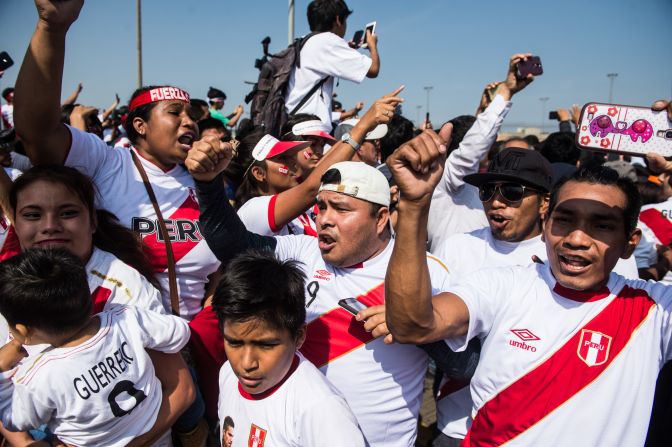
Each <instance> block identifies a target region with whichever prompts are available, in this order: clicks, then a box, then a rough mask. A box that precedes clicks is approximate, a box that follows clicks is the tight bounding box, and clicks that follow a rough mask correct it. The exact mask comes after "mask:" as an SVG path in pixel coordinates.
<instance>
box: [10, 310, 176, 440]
mask: <svg viewBox="0 0 672 447" xmlns="http://www.w3.org/2000/svg"><path fill="white" fill-rule="evenodd" d="M98 318H100V322H101V325H100V330H99V331H98V332H97V333H96V335H94V336H93V337H92V338H91V339H89V340H87V341H86V342H84V343H82V344H80V345H79V346H74V347H69V348H50V349H47V350H45V351H43V352H42V353H41V354H40V355H37V356H30V357H28V358H26V359H24V360H23V361H22V363H21V364H20V365H19V366H18V367H17V368H16V369H13V370H11V371H9V372H6V373H3V374H1V375H0V414H1V415H2V422H3V424H5V426H6V427H7V428H8V429H10V430H13V431H21V430H27V429H30V428H34V427H39V426H40V425H41V424H43V423H47V424H48V425H49V428H50V430H51V431H52V432H53V433H54V434H55V435H56V436H58V438H59V439H60V440H61V441H63V442H65V443H67V444H73V445H105V446H124V445H126V444H127V443H128V442H129V441H130V440H131V439H133V438H134V437H136V436H139V435H141V434H143V433H146V432H147V431H148V430H149V429H150V428H151V427H152V426H153V425H154V422H155V421H156V417H157V415H158V412H159V407H160V405H161V396H162V391H161V383H160V382H159V380H158V379H157V378H156V375H155V374H154V367H153V365H152V362H151V360H150V358H149V355H147V353H146V352H145V348H148V349H154V350H157V351H161V352H165V353H171V354H172V353H176V352H179V351H180V349H182V347H184V345H185V344H186V343H187V342H188V341H189V326H188V325H187V323H186V322H185V321H184V320H182V319H180V318H177V317H173V316H171V315H159V314H157V313H156V312H151V311H144V310H140V309H138V308H134V307H119V308H116V309H114V310H113V311H109V312H103V313H100V314H98ZM12 376H13V380H12Z"/></svg>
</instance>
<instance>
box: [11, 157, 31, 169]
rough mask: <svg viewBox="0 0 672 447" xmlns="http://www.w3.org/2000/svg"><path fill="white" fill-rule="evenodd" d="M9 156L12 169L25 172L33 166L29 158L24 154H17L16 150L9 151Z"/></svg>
mask: <svg viewBox="0 0 672 447" xmlns="http://www.w3.org/2000/svg"><path fill="white" fill-rule="evenodd" d="M10 156H11V157H12V168H14V169H18V170H19V171H21V172H25V171H27V170H28V169H30V168H32V167H33V164H32V163H31V162H30V158H28V157H26V156H25V155H22V154H19V153H17V152H11V153H10Z"/></svg>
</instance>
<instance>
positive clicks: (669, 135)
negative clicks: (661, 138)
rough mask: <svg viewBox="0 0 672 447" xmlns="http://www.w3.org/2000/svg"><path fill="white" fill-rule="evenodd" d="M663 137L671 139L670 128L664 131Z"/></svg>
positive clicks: (671, 131)
mask: <svg viewBox="0 0 672 447" xmlns="http://www.w3.org/2000/svg"><path fill="white" fill-rule="evenodd" d="M665 138H667V139H670V140H672V130H666V131H665Z"/></svg>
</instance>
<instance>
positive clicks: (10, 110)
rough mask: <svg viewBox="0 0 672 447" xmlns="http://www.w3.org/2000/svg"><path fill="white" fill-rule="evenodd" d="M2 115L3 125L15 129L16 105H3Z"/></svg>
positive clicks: (0, 111)
mask: <svg viewBox="0 0 672 447" xmlns="http://www.w3.org/2000/svg"><path fill="white" fill-rule="evenodd" d="M0 113H2V125H3V127H5V128H7V129H9V128H12V127H14V104H3V105H2V107H0Z"/></svg>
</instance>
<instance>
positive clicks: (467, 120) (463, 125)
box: [439, 115, 476, 154]
mask: <svg viewBox="0 0 672 447" xmlns="http://www.w3.org/2000/svg"><path fill="white" fill-rule="evenodd" d="M448 122H449V123H451V124H452V125H453V134H452V138H451V140H450V145H449V146H448V153H449V154H450V153H451V152H453V151H454V150H455V149H457V147H458V146H459V145H460V143H461V142H462V139H463V138H464V136H465V135H466V134H467V132H469V129H471V126H473V125H474V122H476V117H475V116H473V115H460V116H456V117H455V118H453V119H452V120H450V121H448ZM441 127H443V126H441ZM441 127H439V129H440V128H441Z"/></svg>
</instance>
